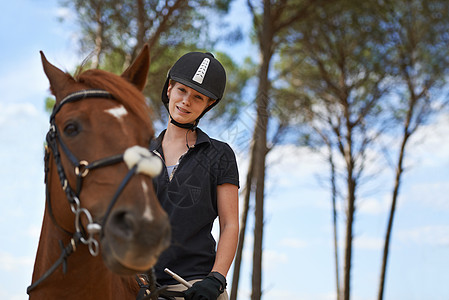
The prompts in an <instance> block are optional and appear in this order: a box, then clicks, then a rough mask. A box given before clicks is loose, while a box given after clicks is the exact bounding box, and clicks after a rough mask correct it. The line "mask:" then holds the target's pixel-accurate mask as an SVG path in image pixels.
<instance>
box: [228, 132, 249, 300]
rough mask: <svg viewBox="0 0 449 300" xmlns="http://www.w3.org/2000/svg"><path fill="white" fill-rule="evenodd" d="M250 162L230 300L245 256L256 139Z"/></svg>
mask: <svg viewBox="0 0 449 300" xmlns="http://www.w3.org/2000/svg"><path fill="white" fill-rule="evenodd" d="M250 155H251V157H250V163H249V166H248V173H247V175H246V185H245V190H244V199H243V211H242V215H241V221H240V233H239V241H238V245H237V252H236V255H235V260H234V271H233V275H232V289H231V294H230V298H229V299H230V300H237V294H238V289H239V279H240V267H241V264H242V257H243V246H244V244H245V234H246V224H247V220H248V211H249V199H250V196H251V190H252V181H253V177H254V158H255V155H254V139H253V144H252V147H251V153H250Z"/></svg>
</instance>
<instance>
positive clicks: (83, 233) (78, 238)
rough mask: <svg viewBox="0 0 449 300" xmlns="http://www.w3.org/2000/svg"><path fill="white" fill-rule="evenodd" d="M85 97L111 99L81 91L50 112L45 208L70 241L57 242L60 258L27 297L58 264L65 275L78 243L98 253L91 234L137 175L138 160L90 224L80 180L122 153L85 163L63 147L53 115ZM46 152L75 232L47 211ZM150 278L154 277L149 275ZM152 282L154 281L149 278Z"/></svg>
mask: <svg viewBox="0 0 449 300" xmlns="http://www.w3.org/2000/svg"><path fill="white" fill-rule="evenodd" d="M85 98H108V99H112V100H115V98H114V96H113V95H112V94H110V93H109V92H107V91H104V90H82V91H78V92H75V93H72V94H70V95H68V96H66V97H65V98H64V99H62V100H61V102H60V103H59V104H58V105H56V106H55V107H54V108H53V112H52V114H51V116H50V129H49V131H48V133H47V135H46V141H47V146H46V153H45V183H46V199H47V200H46V201H47V207H48V209H49V214H50V216H51V219H52V221H53V223H54V224H55V225H56V226H57V227H58V228H59V229H60V230H62V231H63V232H65V233H66V234H68V235H69V236H71V239H70V242H69V243H68V244H67V245H66V246H64V245H63V243H62V241H59V244H60V247H61V255H60V257H59V258H58V259H57V260H56V262H55V263H54V264H53V265H52V266H51V267H50V268H49V269H48V270H47V271H46V272H45V273H44V275H42V276H41V277H40V278H39V279H38V280H36V281H35V282H34V283H32V284H31V285H30V286H29V287H28V288H27V294H29V293H30V292H31V291H32V290H33V289H35V288H36V287H37V286H38V285H39V284H40V283H41V282H43V281H44V280H45V279H47V278H48V277H49V276H50V275H51V274H52V273H53V272H54V271H55V270H56V269H57V268H58V267H59V266H60V265H61V264H62V268H63V273H64V274H65V273H66V272H67V258H68V257H69V256H70V255H71V254H72V253H73V252H75V251H76V249H77V246H78V245H79V243H80V242H81V243H82V244H85V245H87V246H88V247H89V252H90V254H91V255H92V256H97V255H98V254H99V243H98V241H97V240H96V239H95V237H94V235H96V234H100V235H103V234H104V233H103V228H104V226H105V224H106V222H107V220H108V217H109V215H110V213H111V211H112V208H113V206H114V205H115V203H116V202H117V199H118V197H119V196H120V194H121V193H122V191H123V189H124V188H125V187H126V185H127V184H128V182H129V181H130V179H131V178H132V176H133V175H135V174H136V173H139V171H138V161H137V162H136V163H135V164H134V165H131V166H130V165H128V168H129V171H128V173H127V174H126V175H125V177H124V178H123V180H122V182H121V183H120V185H119V186H118V188H117V190H116V192H115V194H114V196H113V197H112V200H111V201H110V203H109V205H108V207H107V210H106V213H105V215H104V217H103V220H102V222H101V224H99V223H95V222H94V221H93V218H92V215H91V213H90V212H89V211H88V210H87V209H86V208H83V207H81V202H80V199H79V196H80V193H81V189H82V184H83V179H84V178H85V177H86V176H87V175H88V173H89V171H90V170H94V169H98V168H102V167H106V166H111V165H114V164H117V163H121V162H123V161H124V160H125V159H124V154H118V155H113V156H109V157H106V158H102V159H99V160H96V161H94V162H92V163H89V162H87V161H85V160H78V159H77V158H76V156H75V155H74V154H73V153H72V152H71V151H70V150H69V148H68V147H67V146H66V144H65V143H64V142H63V141H62V139H61V137H60V135H59V132H58V128H57V126H56V124H55V117H56V114H57V113H58V112H59V111H60V110H61V108H62V106H64V105H65V104H67V103H72V102H75V101H80V100H82V99H85ZM58 145H59V146H60V148H61V149H62V151H63V153H64V154H65V156H66V157H67V158H68V159H69V161H70V162H71V163H72V165H73V166H74V171H75V175H76V188H75V190H73V189H72V187H71V186H70V184H69V182H68V180H67V176H66V173H65V170H64V167H63V166H62V162H61V152H60V151H59V148H58ZM50 152H52V153H53V157H54V160H55V164H56V169H57V172H58V176H59V180H60V183H61V186H62V189H63V191H64V192H65V194H66V198H67V200H68V202H69V205H70V209H71V211H72V212H73V214H74V215H75V221H74V223H75V232H74V233H71V232H69V231H67V230H66V229H64V228H63V227H62V226H61V225H59V224H58V223H57V221H56V218H55V216H54V214H53V211H52V208H51V201H50V192H49V187H48V182H47V180H48V178H47V176H48V172H49V158H50ZM83 215H84V216H85V217H86V219H87V226H86V229H84V228H83V226H82V224H81V217H82V216H83ZM151 276H152V277H153V276H154V275H153V274H151ZM152 280H154V278H152Z"/></svg>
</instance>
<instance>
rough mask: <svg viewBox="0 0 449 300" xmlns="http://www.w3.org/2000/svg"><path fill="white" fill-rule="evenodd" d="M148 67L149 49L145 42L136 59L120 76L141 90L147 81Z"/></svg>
mask: <svg viewBox="0 0 449 300" xmlns="http://www.w3.org/2000/svg"><path fill="white" fill-rule="evenodd" d="M149 68H150V49H149V48H148V44H145V46H144V47H143V48H142V50H141V51H140V53H139V55H138V56H137V58H136V60H135V61H134V62H133V63H132V64H131V65H130V66H129V67H128V68H127V69H126V70H125V72H123V74H122V77H123V78H125V79H126V80H128V81H129V82H131V83H132V84H134V85H135V86H136V87H137V88H138V89H139V90H140V91H142V90H143V88H144V87H145V84H146V83H147V76H148V70H149Z"/></svg>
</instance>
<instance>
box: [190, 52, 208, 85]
mask: <svg viewBox="0 0 449 300" xmlns="http://www.w3.org/2000/svg"><path fill="white" fill-rule="evenodd" d="M209 62H210V59H209V58H207V57H206V58H204V59H203V61H202V62H201V65H200V66H199V67H198V70H196V72H195V75H193V78H192V80H193V81H195V82H198V83H199V84H202V83H203V80H204V77H205V76H206V72H207V68H208V67H209Z"/></svg>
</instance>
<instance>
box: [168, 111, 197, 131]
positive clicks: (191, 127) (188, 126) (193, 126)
mask: <svg viewBox="0 0 449 300" xmlns="http://www.w3.org/2000/svg"><path fill="white" fill-rule="evenodd" d="M168 115H169V117H170V123H172V124H173V125H175V126H177V127H180V128H184V129H189V130H191V131H194V130H195V129H196V127H197V126H198V123H199V120H198V119H196V120H195V122H194V123H179V122H177V121H175V119H173V117H172V116H171V114H170V113H168Z"/></svg>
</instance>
